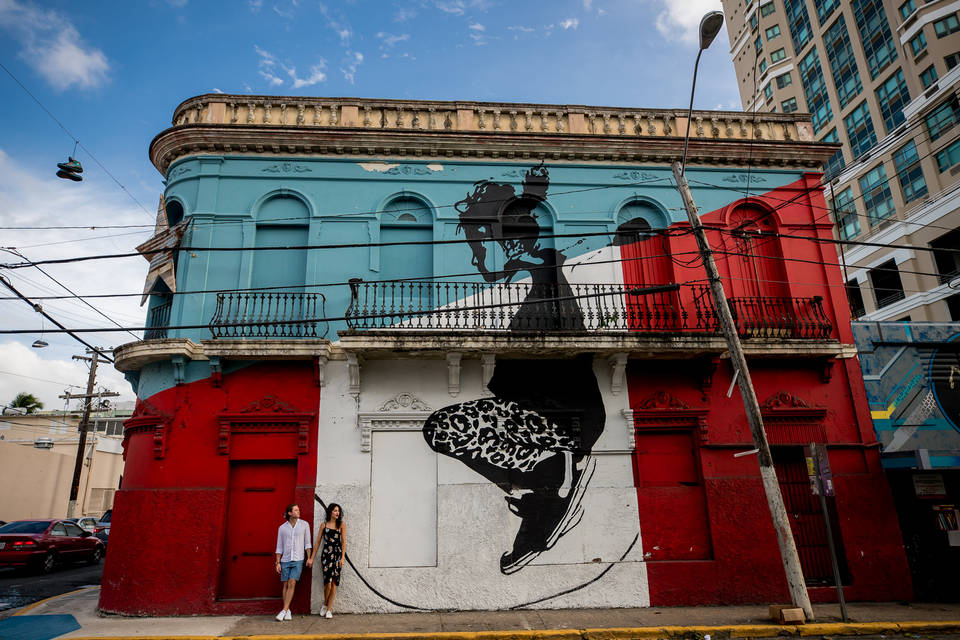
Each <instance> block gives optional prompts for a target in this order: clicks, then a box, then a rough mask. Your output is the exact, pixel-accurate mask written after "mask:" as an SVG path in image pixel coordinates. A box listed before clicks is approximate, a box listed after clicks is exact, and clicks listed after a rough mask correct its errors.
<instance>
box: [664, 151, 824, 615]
mask: <svg viewBox="0 0 960 640" xmlns="http://www.w3.org/2000/svg"><path fill="white" fill-rule="evenodd" d="M683 169H684V167H683V166H682V165H681V164H680V163H679V162H674V163H673V177H674V178H675V179H676V181H677V188H678V189H679V190H680V196H681V197H682V198H683V205H684V207H686V209H687V217H688V218H690V226H691V227H692V228H693V234H694V236H695V237H696V239H697V246H698V247H699V249H700V255H701V257H702V258H703V266H704V268H705V269H706V271H707V279H708V280H709V281H710V292H711V293H712V294H713V303H714V306H715V307H716V308H717V316H718V318H719V320H720V327H721V328H722V329H723V335H724V337H725V338H726V339H727V349H728V350H729V351H730V363H731V364H732V365H733V372H734V378H735V379H736V380H737V384H738V385H739V387H740V396H741V397H742V398H743V407H744V409H745V410H746V414H747V424H749V425H750V433H751V434H752V435H753V442H754V446H755V447H756V449H757V461H758V462H759V463H760V479H761V480H762V481H763V491H764V493H766V495H767V506H768V507H769V508H770V517H771V519H772V520H773V528H774V530H775V531H776V532H777V543H778V544H779V546H780V558H781V559H782V560H783V570H784V573H786V575H787V586H788V588H789V589H790V598H791V600H792V601H793V604H794V605H795V606H797V607H800V608H801V609H803V613H804V615H805V616H806V617H807V620H813V619H814V617H813V607H812V606H810V596H809V595H808V594H807V585H806V582H805V581H804V579H803V570H802V569H801V568H800V556H799V555H798V554H797V546H796V544H795V543H794V541H793V533H792V532H791V531H790V521H789V519H788V518H787V510H786V508H785V507H784V506H783V496H782V495H781V494H780V484H779V483H778V482H777V472H776V471H775V470H774V468H773V457H772V456H771V455H770V445H769V444H768V443H767V434H766V432H765V431H764V430H763V418H762V416H761V415H760V403H759V402H757V394H756V392H755V391H754V389H753V380H752V379H751V378H750V371H749V370H748V369H747V358H746V356H744V354H743V345H741V344H740V336H738V335H737V327H736V325H735V324H734V321H733V314H731V313H730V307H729V305H728V304H727V296H726V294H725V293H724V292H723V283H722V282H721V281H720V272H719V271H717V263H716V262H714V260H713V252H712V251H711V250H710V245H709V243H708V242H707V234H706V233H704V231H703V225H702V224H701V223H700V215H699V214H698V213H697V206H696V204H694V202H693V195H692V194H691V193H690V186H689V185H688V184H687V179H686V177H685V176H684V175H683Z"/></svg>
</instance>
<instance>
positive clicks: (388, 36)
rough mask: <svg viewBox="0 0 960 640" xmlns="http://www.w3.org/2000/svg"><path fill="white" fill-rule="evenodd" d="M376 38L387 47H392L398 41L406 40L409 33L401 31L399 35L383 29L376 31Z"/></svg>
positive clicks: (408, 37)
mask: <svg viewBox="0 0 960 640" xmlns="http://www.w3.org/2000/svg"><path fill="white" fill-rule="evenodd" d="M377 38H378V39H379V40H381V41H382V42H383V44H384V45H385V46H387V47H392V46H393V45H395V44H397V43H398V42H406V41H408V40H409V39H410V34H409V33H401V34H400V35H393V34H392V33H387V32H385V31H378V32H377Z"/></svg>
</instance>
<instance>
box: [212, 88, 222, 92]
mask: <svg viewBox="0 0 960 640" xmlns="http://www.w3.org/2000/svg"><path fill="white" fill-rule="evenodd" d="M213 92H214V93H223V91H221V90H220V89H217V88H216V87H214V88H213Z"/></svg>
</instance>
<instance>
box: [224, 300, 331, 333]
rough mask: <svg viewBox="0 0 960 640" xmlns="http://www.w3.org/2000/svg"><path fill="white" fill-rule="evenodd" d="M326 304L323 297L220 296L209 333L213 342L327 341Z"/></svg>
mask: <svg viewBox="0 0 960 640" xmlns="http://www.w3.org/2000/svg"><path fill="white" fill-rule="evenodd" d="M325 302H326V299H325V298H324V296H323V294H321V293H303V292H287V291H277V292H270V293H263V292H237V293H232V292H231V293H218V294H217V308H216V310H215V311H214V313H213V318H212V319H211V320H210V332H211V333H212V334H213V337H214V338H324V337H326V335H327V321H326V320H325V319H324V316H325V306H324V304H325ZM321 325H322V326H321Z"/></svg>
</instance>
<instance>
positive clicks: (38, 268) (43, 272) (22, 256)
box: [13, 251, 140, 340]
mask: <svg viewBox="0 0 960 640" xmlns="http://www.w3.org/2000/svg"><path fill="white" fill-rule="evenodd" d="M13 253H14V254H16V255H18V256H20V257H21V258H23V259H24V260H27V257H26V256H25V255H23V254H22V253H20V252H19V251H13ZM37 271H39V272H40V273H42V274H43V275H45V276H47V277H48V278H50V279H51V280H53V281H54V282H56V283H57V284H58V285H60V287H61V288H63V290H64V291H66V292H67V293H69V294H72V295H73V297H74V298H76V299H77V300H79V301H80V302H82V303H83V304H85V305H87V306H88V307H90V308H91V309H93V310H94V311H95V312H97V314H98V315H100V317H102V318H104V319H105V320H107V321H108V322H110V323H112V324H114V325H115V326H117V327H120V323H118V322H117V321H116V320H114V319H113V318H111V317H110V316H108V315H107V314H105V313H104V312H103V311H101V310H100V309H98V308H96V307H95V306H93V305H92V304H90V303H89V302H87V301H86V300H84V299H83V298H81V297H80V296H78V295H77V294H76V293H74V292H73V291H72V290H71V289H70V288H69V287H68V286H67V285H65V284H63V283H62V282H60V281H59V280H57V279H56V278H54V277H53V276H52V275H50V274H49V273H47V272H46V271H44V270H43V269H41V268H40V267H37ZM127 333H129V334H130V335H131V336H133V338H134V339H135V340H139V339H140V336H138V335H136V334H134V333H131V332H129V331H127Z"/></svg>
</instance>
